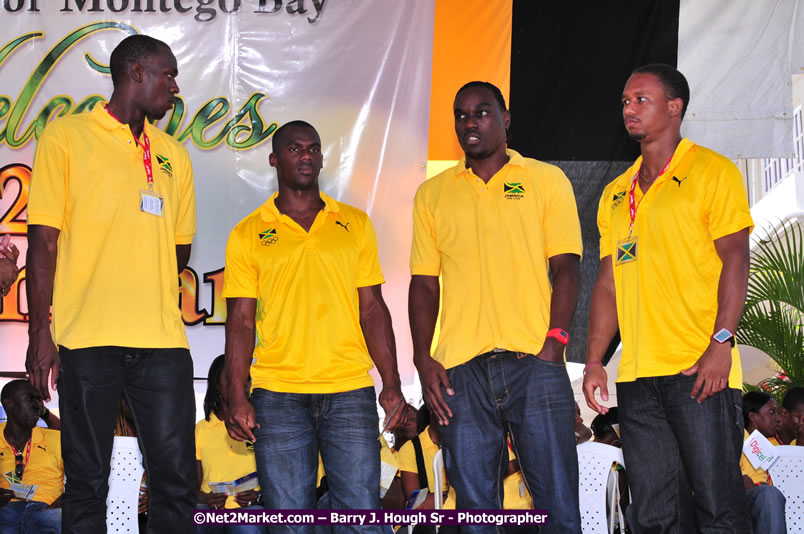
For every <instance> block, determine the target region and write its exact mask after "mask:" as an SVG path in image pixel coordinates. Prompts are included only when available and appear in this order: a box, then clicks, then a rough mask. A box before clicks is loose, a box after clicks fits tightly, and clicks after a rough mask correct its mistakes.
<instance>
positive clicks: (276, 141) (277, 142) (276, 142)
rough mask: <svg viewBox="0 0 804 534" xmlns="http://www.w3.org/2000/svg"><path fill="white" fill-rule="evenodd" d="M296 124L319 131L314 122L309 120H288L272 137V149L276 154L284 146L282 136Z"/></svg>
mask: <svg viewBox="0 0 804 534" xmlns="http://www.w3.org/2000/svg"><path fill="white" fill-rule="evenodd" d="M294 126H301V127H304V128H310V129H311V130H313V131H314V132H316V133H318V131H317V130H316V129H315V127H314V126H313V125H312V124H310V123H309V122H306V121H302V120H295V121H290V122H286V123H285V124H283V125H282V126H280V127H279V128H278V129H277V130H276V131H275V132H274V135H273V136H272V137H271V150H273V152H274V154H276V151H277V150H279V148H280V147H281V146H282V138H283V137H284V136H285V134H286V133H287V131H288V130H289V129H290V128H293V127H294Z"/></svg>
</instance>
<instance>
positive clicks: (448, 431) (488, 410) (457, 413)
mask: <svg viewBox="0 0 804 534" xmlns="http://www.w3.org/2000/svg"><path fill="white" fill-rule="evenodd" d="M520 356H521V357H520ZM447 376H448V377H449V380H450V382H451V383H452V387H453V389H454V390H455V395H454V396H451V397H450V396H449V395H447V394H446V393H444V397H445V398H446V400H447V404H448V405H449V408H450V410H451V411H452V414H453V416H452V418H451V419H450V421H449V424H448V425H446V426H440V427H439V428H440V430H441V437H442V446H443V449H444V463H445V466H446V469H447V478H448V479H449V482H450V484H451V485H452V486H454V487H455V493H456V497H457V502H456V508H458V509H500V508H502V498H503V495H502V491H503V484H502V478H503V476H504V474H505V467H506V466H507V465H508V451H507V450H506V444H505V434H506V431H508V432H509V433H510V435H511V440H512V442H513V445H514V453H515V454H516V457H517V459H518V460H519V465H520V466H521V468H522V474H523V475H524V478H525V484H526V485H527V487H528V490H529V491H530V494H531V496H532V497H533V506H534V508H536V509H541V510H547V513H548V524H547V525H546V526H545V527H543V528H542V532H543V533H545V534H549V533H559V532H560V533H573V534H580V532H581V517H580V512H579V511H578V455H577V453H576V450H575V430H574V427H575V400H574V397H573V395H572V389H571V387H570V381H569V376H568V375H567V370H566V367H565V365H564V363H563V362H560V363H555V362H547V361H544V360H540V359H538V358H536V357H535V356H534V355H532V354H517V353H514V352H489V353H486V354H481V355H480V356H476V357H475V358H473V359H472V360H469V361H468V362H466V363H464V364H462V365H458V366H456V367H452V368H450V369H448V370H447ZM461 532H462V533H464V534H466V533H474V532H478V533H479V532H496V533H500V534H501V533H502V532H503V528H502V527H497V526H494V525H462V526H461Z"/></svg>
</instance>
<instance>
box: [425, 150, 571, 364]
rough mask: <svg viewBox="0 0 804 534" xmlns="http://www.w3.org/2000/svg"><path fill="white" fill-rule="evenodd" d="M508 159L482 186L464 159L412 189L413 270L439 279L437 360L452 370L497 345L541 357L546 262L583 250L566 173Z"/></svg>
mask: <svg viewBox="0 0 804 534" xmlns="http://www.w3.org/2000/svg"><path fill="white" fill-rule="evenodd" d="M508 155H509V156H510V159H509V161H508V163H506V164H505V165H504V166H503V168H502V169H500V171H498V172H497V174H495V175H494V176H493V177H492V178H491V180H489V182H488V184H486V183H484V182H483V180H481V179H480V178H478V177H477V176H476V175H475V174H474V173H473V172H472V170H471V169H467V168H466V160H465V159H462V160H461V161H460V162H459V163H458V165H456V166H455V167H453V168H451V169H447V170H446V171H444V172H442V173H441V174H439V175H438V176H435V177H434V178H432V179H430V180H428V181H426V182H424V183H423V184H422V185H421V186H420V187H419V190H418V191H417V192H416V198H415V200H414V204H413V247H412V251H411V259H410V270H411V273H412V274H414V275H427V276H439V275H441V278H442V287H443V292H442V308H441V332H440V334H439V339H438V346H437V347H436V349H435V353H434V355H433V357H434V358H435V359H436V360H438V361H439V362H441V364H443V365H444V367H446V368H448V369H449V368H450V367H455V366H456V365H460V364H462V363H465V362H467V361H469V360H471V359H472V358H474V357H475V356H477V355H478V354H483V353H484V352H488V351H490V350H492V349H494V348H505V349H508V350H512V351H517V352H527V353H531V354H536V353H538V352H539V351H540V350H541V348H542V344H543V343H544V337H545V334H546V333H547V330H548V327H549V324H550V296H551V293H552V288H551V285H550V280H549V278H548V271H549V263H548V259H549V258H551V257H552V256H556V255H558V254H567V253H570V254H577V255H579V256H580V255H581V251H582V243H581V226H580V222H579V221H578V210H577V208H576V206H575V196H574V194H573V192H572V186H571V185H570V182H569V180H568V179H567V177H566V176H565V175H564V173H563V172H562V171H561V169H559V168H558V167H556V166H554V165H549V164H547V163H543V162H541V161H536V160H534V159H529V158H523V157H522V156H520V155H519V154H518V153H517V152H515V151H513V150H510V149H509V150H508Z"/></svg>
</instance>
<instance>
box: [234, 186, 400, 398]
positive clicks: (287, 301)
mask: <svg viewBox="0 0 804 534" xmlns="http://www.w3.org/2000/svg"><path fill="white" fill-rule="evenodd" d="M276 196H277V195H276V194H274V195H273V196H272V197H271V198H269V199H268V201H267V202H265V204H263V205H262V206H261V207H260V208H258V209H257V210H256V211H254V212H253V213H252V214H251V215H249V216H248V217H246V218H245V219H243V220H242V221H241V222H240V223H239V224H238V225H237V226H236V227H235V228H234V230H232V233H231V234H230V236H229V242H228V244H227V246H226V272H225V275H224V285H223V296H224V297H225V298H256V299H257V344H256V348H255V350H254V357H255V358H256V361H255V363H254V364H253V365H252V368H251V380H252V388H263V389H267V390H270V391H278V392H286V393H291V392H292V393H338V392H343V391H351V390H354V389H358V388H363V387H368V386H372V385H373V384H374V382H373V380H372V379H371V377H370V376H369V374H368V371H369V370H370V369H371V368H372V367H373V363H372V361H371V358H370V357H369V354H368V350H367V348H366V342H365V339H364V338H363V331H362V329H361V327H360V310H359V302H358V296H357V288H359V287H365V286H373V285H377V284H382V283H383V282H384V281H385V280H384V279H383V276H382V271H381V270H380V262H379V259H378V256H377V238H376V235H375V233H374V227H373V226H372V224H371V220H370V219H369V218H368V216H367V215H366V214H365V213H364V212H362V211H360V210H359V209H357V208H353V207H351V206H348V205H346V204H342V203H340V202H338V201H336V200H334V199H332V198H330V197H329V196H327V195H325V194H324V193H321V199H322V200H323V201H324V203H325V207H324V209H323V210H322V211H320V212H319V213H318V216H317V217H316V219H315V221H314V222H313V225H312V227H311V228H310V231H309V232H305V231H304V229H303V228H302V227H301V226H299V225H298V224H297V223H296V222H295V221H293V219H291V218H290V217H288V216H287V215H284V214H281V213H279V210H278V209H277V208H276V204H275V203H274V199H275V198H276Z"/></svg>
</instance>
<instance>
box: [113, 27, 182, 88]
mask: <svg viewBox="0 0 804 534" xmlns="http://www.w3.org/2000/svg"><path fill="white" fill-rule="evenodd" d="M162 48H166V49H167V50H170V47H169V46H168V45H167V44H166V43H164V42H162V41H160V40H159V39H154V38H153V37H150V36H148V35H139V34H137V35H130V36H128V37H126V38H125V39H123V40H122V41H120V43H119V44H118V45H117V46H116V47H115V49H114V50H113V51H112V55H111V57H110V58H109V71H110V72H111V73H112V85H114V86H115V87H116V86H117V84H118V83H120V82H121V81H122V80H123V78H124V76H125V74H126V72H127V71H128V69H129V68H130V66H131V65H132V64H134V63H140V64H142V63H143V62H145V60H147V59H148V58H149V57H151V56H152V55H154V54H156V53H157V52H158V51H159V50H160V49H162Z"/></svg>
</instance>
